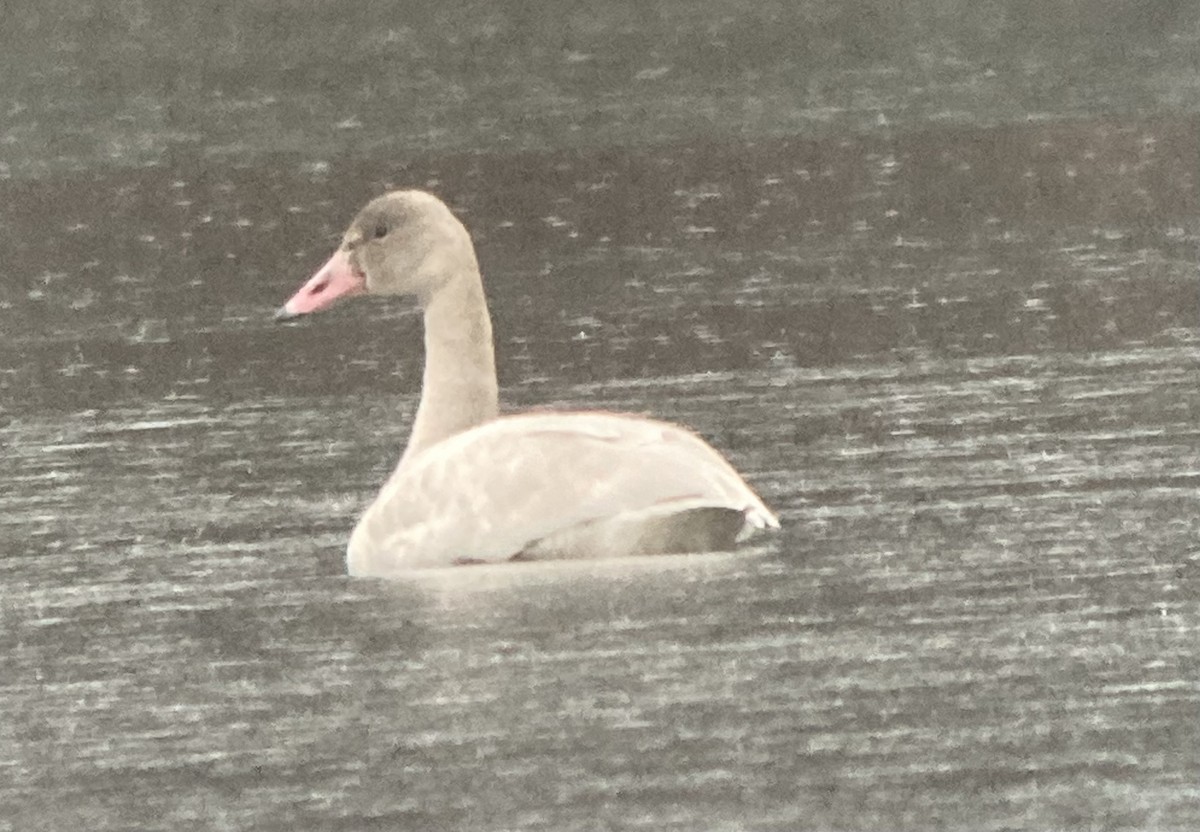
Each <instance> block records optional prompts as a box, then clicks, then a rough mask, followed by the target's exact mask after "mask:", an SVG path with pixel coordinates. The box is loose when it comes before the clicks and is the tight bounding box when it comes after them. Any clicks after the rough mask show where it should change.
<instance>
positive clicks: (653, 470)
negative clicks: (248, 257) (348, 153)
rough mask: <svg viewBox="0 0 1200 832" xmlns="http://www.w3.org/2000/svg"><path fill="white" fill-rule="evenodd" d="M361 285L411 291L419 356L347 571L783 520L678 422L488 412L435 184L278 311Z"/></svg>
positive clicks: (544, 551)
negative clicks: (403, 441) (412, 403)
mask: <svg viewBox="0 0 1200 832" xmlns="http://www.w3.org/2000/svg"><path fill="white" fill-rule="evenodd" d="M361 294H373V295H407V296H411V297H414V298H416V301H417V303H418V304H419V305H420V307H421V309H422V310H423V312H424V325H425V370H424V377H423V380H422V388H421V401H420V404H419V405H418V407H417V414H416V418H415V420H414V422H413V426H412V431H411V434H410V437H409V441H408V446H407V447H406V448H405V451H404V453H403V454H402V455H401V457H400V461H399V463H398V464H397V466H396V468H395V470H394V471H393V472H392V474H391V476H390V477H389V478H388V480H387V482H386V483H385V484H384V486H383V488H382V489H381V490H380V492H379V494H378V496H376V498H375V500H374V502H372V503H371V505H370V506H369V507H368V508H367V510H366V512H365V513H364V514H363V515H362V517H361V518H360V519H359V521H358V524H357V525H356V526H355V528H354V531H353V533H352V534H351V536H350V542H349V545H348V547H347V550H346V566H347V571H348V572H349V573H350V574H351V575H359V576H376V577H389V576H397V575H400V574H402V573H404V572H406V571H408V570H411V569H419V568H425V567H439V566H451V565H459V564H470V563H496V562H501V561H510V560H542V559H554V558H599V557H620V556H631V555H650V554H667V553H688V552H700V551H722V550H729V549H732V548H733V547H734V546H735V544H736V542H737V541H739V540H741V539H743V538H744V537H746V536H748V535H749V534H752V533H754V532H755V531H757V530H759V529H774V528H778V527H779V520H778V519H777V518H776V516H775V515H774V514H773V513H772V512H771V510H770V509H768V508H767V507H766V505H764V503H763V501H762V500H761V499H759V497H758V496H757V495H756V494H755V493H754V491H753V490H751V488H750V487H749V486H748V485H747V484H746V483H745V482H744V481H743V480H742V478H741V477H740V476H739V475H738V473H737V471H735V470H734V468H733V467H732V466H731V465H730V464H729V463H728V462H727V461H726V460H725V459H724V458H723V457H722V456H721V454H720V453H718V452H717V451H716V450H714V449H713V448H712V447H711V446H710V445H709V444H708V443H707V442H705V441H704V440H703V439H701V438H700V437H699V436H697V435H696V434H695V433H693V432H692V431H690V430H687V429H686V428H682V427H679V426H677V425H673V424H669V423H667V422H662V421H658V420H656V419H649V418H643V417H640V416H634V415H628V414H622V413H610V412H604V411H587V410H583V411H574V412H558V411H535V412H530V413H521V414H515V415H499V404H498V399H499V395H498V388H497V383H496V365H495V358H494V353H493V346H492V323H491V318H490V317H489V315H488V308H487V302H486V300H485V297H484V292H483V281H482V277H481V276H480V272H479V264H478V261H477V260H476V257H475V248H474V245H473V244H472V242H471V237H470V234H469V233H468V232H467V229H466V228H465V227H464V226H463V224H462V223H461V222H460V221H459V220H458V218H457V217H455V215H454V214H453V213H452V212H451V210H450V209H449V207H447V205H446V204H445V203H444V202H443V201H442V200H440V199H439V198H438V197H436V196H434V195H433V194H430V193H426V192H424V191H417V190H400V191H393V192H391V193H387V194H385V195H383V196H380V197H377V198H376V199H373V200H371V201H370V202H369V203H368V204H367V205H366V206H365V207H364V208H363V209H362V210H360V211H359V212H358V215H357V216H355V218H354V220H353V221H352V222H351V223H350V226H349V228H348V229H347V230H346V232H345V234H344V235H343V237H342V241H341V245H340V246H339V247H338V249H337V250H336V251H335V252H334V253H333V256H331V257H330V258H329V261H328V262H326V263H325V265H323V266H321V268H320V269H319V270H318V271H317V272H316V274H314V275H313V276H312V277H311V278H310V279H309V280H308V281H307V282H306V283H305V284H304V285H303V286H301V287H300V289H299V290H298V291H297V292H296V293H295V294H294V295H293V296H292V297H291V299H290V300H288V301H287V303H285V304H284V305H283V307H281V308H280V309H279V310H278V311H277V312H276V318H277V319H279V320H292V319H294V318H297V317H300V316H302V315H307V314H309V313H312V312H316V311H318V310H321V309H325V308H327V307H329V306H330V305H332V304H333V303H334V302H335V301H337V300H339V299H341V298H345V297H351V296H354V295H361Z"/></svg>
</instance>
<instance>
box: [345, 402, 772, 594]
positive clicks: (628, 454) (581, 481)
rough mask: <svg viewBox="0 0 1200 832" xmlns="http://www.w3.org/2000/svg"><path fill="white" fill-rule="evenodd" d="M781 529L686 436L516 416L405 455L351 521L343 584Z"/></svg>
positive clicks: (704, 447)
mask: <svg viewBox="0 0 1200 832" xmlns="http://www.w3.org/2000/svg"><path fill="white" fill-rule="evenodd" d="M778 525H779V523H778V520H777V519H776V518H775V516H774V515H773V514H772V513H771V512H770V510H769V509H767V507H766V506H765V505H764V504H763V502H762V500H760V499H759V498H758V496H757V495H756V494H755V493H754V492H753V491H751V490H750V488H749V486H747V485H746V484H745V483H744V482H743V481H742V479H741V477H740V476H738V474H737V472H736V471H735V470H734V469H733V467H732V466H730V464H729V463H728V462H726V461H725V459H724V458H722V457H721V455H720V454H719V453H717V452H716V451H715V450H714V449H713V448H712V447H710V446H709V445H708V444H707V443H706V442H705V441H704V440H703V439H701V438H700V437H699V436H697V435H696V434H694V433H692V432H691V431H688V430H685V429H683V428H681V427H678V426H676V425H671V424H668V423H666V422H660V421H656V420H652V419H644V418H640V417H636V416H627V415H623V414H615V413H603V412H567V413H563V412H539V413H526V414H521V415H517V416H506V417H502V418H499V419H495V420H493V421H491V422H487V423H485V424H483V425H480V426H478V427H475V428H472V429H471V430H467V431H464V432H463V433H459V434H457V435H455V436H452V437H450V438H448V439H445V440H443V441H442V442H439V443H438V444H436V445H434V446H432V447H430V448H428V449H427V450H425V451H423V452H422V453H420V454H419V455H417V456H416V457H413V458H411V459H407V460H406V461H405V463H404V465H403V466H402V467H401V468H399V469H398V470H397V471H396V472H395V474H393V476H392V478H391V479H390V480H389V481H388V483H387V484H386V485H385V486H384V488H383V490H382V491H381V492H380V494H379V496H378V498H377V499H376V500H375V502H374V503H373V504H372V505H371V507H370V508H369V509H368V510H367V512H366V513H365V514H364V515H363V518H362V519H361V520H360V521H359V524H358V526H357V527H356V528H355V530H354V534H353V535H352V536H351V539H350V546H349V550H348V553H347V562H348V565H349V569H350V572H351V573H352V574H360V575H362V574H367V575H384V574H390V573H394V572H397V571H402V570H405V569H410V568H413V567H421V566H442V565H450V564H453V563H464V562H474V561H480V562H494V561H502V560H509V559H512V558H514V557H535V558H541V557H603V556H622V555H635V554H655V553H659V552H666V551H695V550H696V549H697V547H701V548H727V547H728V545H731V543H732V539H733V538H734V537H736V536H738V535H740V534H741V533H743V532H746V531H752V530H753V529H755V528H765V527H777V526H778ZM706 542H707V544H708V545H706ZM597 549H604V550H605V551H597Z"/></svg>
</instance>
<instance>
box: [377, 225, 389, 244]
mask: <svg viewBox="0 0 1200 832" xmlns="http://www.w3.org/2000/svg"><path fill="white" fill-rule="evenodd" d="M387 233H388V227H387V223H386V222H384V221H383V220H380V221H379V222H378V223H377V224H376V225H375V239H376V240H379V239H382V238H384V237H386V236H387Z"/></svg>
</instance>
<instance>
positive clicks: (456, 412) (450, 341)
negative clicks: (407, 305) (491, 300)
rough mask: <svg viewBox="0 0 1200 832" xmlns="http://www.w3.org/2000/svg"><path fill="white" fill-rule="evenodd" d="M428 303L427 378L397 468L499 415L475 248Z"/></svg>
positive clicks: (488, 325) (462, 256)
mask: <svg viewBox="0 0 1200 832" xmlns="http://www.w3.org/2000/svg"><path fill="white" fill-rule="evenodd" d="M456 259H457V260H458V261H459V262H457V263H456V264H455V266H456V268H454V269H452V270H449V271H450V274H451V276H450V278H449V279H448V280H447V282H446V283H445V284H444V285H442V287H441V288H440V289H438V291H436V292H435V293H434V294H433V296H432V297H430V298H428V300H427V301H426V303H425V304H424V306H425V379H424V382H423V383H422V389H421V404H420V405H419V406H418V407H417V418H416V420H415V421H414V422H413V429H412V435H411V436H410V437H409V440H408V448H407V449H405V451H404V455H403V457H401V459H400V465H399V468H403V467H404V463H405V462H406V461H407V460H410V459H413V458H414V457H416V455H417V454H419V453H420V452H421V451H424V450H426V449H428V448H430V447H431V446H433V445H436V444H437V443H438V442H441V441H442V440H443V439H446V438H447V437H450V436H453V435H454V434H456V433H459V432H461V431H464V430H467V429H469V428H472V427H475V426H476V425H479V424H482V423H483V422H486V421H487V420H489V419H493V418H495V416H496V414H497V412H498V409H499V404H498V399H499V394H498V391H497V386H496V359H495V354H494V352H493V350H492V322H491V319H490V318H489V317H488V309H487V300H486V299H485V298H484V294H483V281H482V280H481V278H480V276H479V265H478V263H477V262H476V260H475V254H474V252H473V251H470V250H467V251H464V252H460V254H459V257H457V258H456Z"/></svg>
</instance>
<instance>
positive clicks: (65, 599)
mask: <svg viewBox="0 0 1200 832" xmlns="http://www.w3.org/2000/svg"><path fill="white" fill-rule="evenodd" d="M581 63H584V62H583V61H581ZM901 66H903V64H901ZM643 69H644V67H643ZM908 72H909V70H908V69H904V70H903V71H902V72H901V75H902V76H903V77H905V78H910V80H911V76H910V75H909V74H906V73H908ZM644 80H647V81H652V80H653V79H652V78H650V77H649V76H647V78H646V79H644ZM1143 80H1144V79H1143ZM873 84H875V82H873V81H871V80H869V79H868V80H865V81H862V82H861V86H860V87H859V88H857V89H858V90H859V92H860V93H861V94H866V93H868V92H870V91H871V90H877V89H881V88H885V87H886V89H888V90H892V91H894V90H900V89H902V88H903V85H900V84H893V82H890V81H889V82H886V83H885V82H879V84H882V85H883V86H882V87H880V86H877V85H876V86H873ZM699 88H700V87H698V89H699ZM847 94H848V93H847ZM896 94H897V95H899V94H900V93H899V92H897V93H896ZM909 94H913V95H915V94H916V93H909ZM1081 95H1082V93H1081ZM1085 98H1086V96H1085ZM539 100H540V99H539ZM286 101H287V102H292V101H293V99H287V100H286ZM621 101H622V102H623V103H622V104H621V106H623V107H626V108H630V107H632V106H633V105H632V104H631V103H630V101H629V100H624V99H622V100H621ZM285 103H286V102H285ZM543 103H544V101H543ZM618 103H621V102H618ZM618 109H619V111H620V112H621V113H625V114H626V116H628V113H629V112H632V110H629V109H625V110H620V108H618ZM629 117H631V116H629ZM664 118H666V117H664ZM965 121H966V122H971V121H972V119H966V120H965ZM986 121H987V119H979V120H978V122H979V123H963V124H954V125H947V124H943V123H939V122H937V121H936V120H930V119H928V118H926V119H925V120H924V121H923V122H922V123H923V124H924V126H923V127H922V128H921V129H912V128H911V127H910V128H909V129H905V130H892V129H890V128H887V127H880V126H879V125H875V126H874V127H873V128H872V129H871V130H870V131H867V132H853V131H843V132H839V131H837V130H834V131H833V132H834V133H837V135H834V136H821V135H808V134H804V135H796V136H784V137H780V136H769V135H765V134H766V133H770V132H771V131H762V132H763V133H764V135H753V136H751V135H746V136H742V137H732V138H731V137H730V136H729V135H727V134H725V133H723V132H722V131H720V130H715V131H714V135H713V136H710V137H707V138H704V137H700V136H697V137H695V138H694V139H688V140H676V139H674V138H669V139H667V140H663V141H650V142H645V143H640V144H639V143H630V144H620V143H618V144H615V145H612V146H606V147H603V148H588V147H571V148H570V149H562V148H559V149H553V148H551V149H544V150H525V151H516V150H504V149H499V150H494V151H491V152H480V151H478V150H471V151H464V152H457V151H455V152H450V151H442V152H432V151H431V152H425V153H422V154H415V155H414V154H412V153H409V154H405V155H403V156H402V157H400V158H394V157H393V156H391V155H389V154H382V153H380V154H374V153H372V152H370V151H369V149H368V150H364V149H363V148H358V149H357V150H356V151H355V152H353V153H347V154H342V155H338V154H326V158H324V160H323V161H322V162H321V163H320V164H314V163H313V162H312V160H311V158H308V157H307V156H306V155H305V154H262V153H257V152H256V153H251V152H248V151H247V152H245V153H242V154H237V153H235V154H232V156H230V157H228V158H226V159H225V160H224V161H220V162H214V161H213V160H212V158H207V159H206V158H205V157H204V156H203V155H195V154H192V155H189V154H182V155H179V156H176V157H173V158H170V159H167V160H166V161H164V162H161V163H158V164H155V165H154V166H152V167H149V168H137V167H128V166H112V165H105V164H92V163H89V164H86V165H84V166H83V167H80V168H78V169H76V170H73V171H71V170H59V171H57V172H47V171H42V172H41V173H39V174H38V175H37V176H13V177H10V178H7V179H3V180H0V242H2V246H3V248H4V250H6V251H7V252H9V254H8V263H7V265H6V268H5V271H4V275H3V280H2V281H0V345H2V350H0V420H2V424H0V443H2V446H3V448H4V461H5V464H4V466H3V467H2V469H0V543H3V556H2V557H0V589H2V595H0V597H2V599H3V600H2V602H0V615H2V617H3V625H4V626H3V628H2V629H0V712H2V713H3V714H4V716H3V718H0V806H3V807H4V811H3V812H0V828H12V829H22V830H24V829H62V828H65V827H68V826H79V825H83V826H86V828H88V829H113V830H116V829H127V828H143V829H160V828H161V829H167V828H170V829H172V830H177V829H210V828H214V829H221V828H239V829H241V828H255V829H285V828H286V829H297V828H299V829H343V828H344V829H364V828H383V829H410V828H411V829H441V828H458V829H546V830H563V829H627V828H628V829H634V828H644V829H656V830H657V829H681V830H683V829H687V830H691V829H731V830H732V829H795V828H820V829H825V828H838V829H855V828H861V829H883V828H931V827H934V828H953V829H968V828H969V829H996V830H999V829H1016V828H1150V829H1186V828H1191V827H1194V826H1196V825H1197V824H1200V794H1198V792H1197V786H1196V783H1197V779H1196V776H1197V772H1200V753H1198V752H1197V750H1196V749H1197V748H1200V731H1198V728H1197V726H1200V719H1198V717H1200V689H1198V688H1200V684H1198V681H1197V680H1198V679H1200V662H1198V661H1197V650H1196V647H1195V644H1196V641H1197V635H1198V629H1200V623H1198V622H1200V596H1198V592H1197V586H1198V581H1200V545H1198V544H1197V542H1196V541H1197V539H1200V519H1198V518H1200V497H1198V495H1200V488H1198V487H1200V428H1198V427H1197V425H1200V419H1198V413H1200V362H1198V359H1200V347H1198V345H1197V337H1196V332H1197V329H1196V327H1197V325H1198V324H1200V289H1198V288H1197V282H1196V272H1195V268H1196V267H1195V258H1196V251H1197V241H1198V233H1197V231H1198V230H1197V219H1196V218H1197V216H1198V215H1200V211H1198V210H1197V207H1198V203H1197V198H1196V177H1197V170H1196V167H1195V159H1196V155H1195V149H1196V147H1197V146H1198V145H1197V142H1198V141H1200V122H1198V121H1197V119H1196V117H1195V116H1193V115H1187V114H1175V115H1170V114H1159V115H1156V116H1154V117H1148V116H1139V115H1135V116H1126V117H1115V116H1106V117H1098V116H1094V117H1089V118H1081V119H1075V120H1071V121H1066V120H1062V121H1057V122H1054V123H1045V122H1044V121H1041V120H1039V121H1035V122H1030V123H1008V124H1001V125H989V124H987V123H984V122H986ZM651 122H653V123H654V124H658V125H660V126H662V125H664V124H674V122H670V120H669V118H668V119H667V120H665V121H657V122H656V121H654V119H651ZM347 129H349V128H347ZM672 129H674V128H672ZM667 132H668V133H669V132H670V130H668V131H667ZM322 153H324V150H322ZM34 167H36V166H34ZM33 169H34V168H30V170H33ZM394 185H418V186H423V187H430V188H433V189H435V190H437V191H438V192H439V193H441V194H443V195H444V196H445V197H446V198H447V199H448V200H450V201H451V202H452V203H453V205H454V206H455V208H456V210H458V211H459V213H460V215H461V216H462V217H463V218H464V220H465V222H466V223H467V224H468V226H469V227H470V228H471V230H472V232H473V234H474V236H475V238H476V241H477V244H478V247H479V253H480V258H481V261H482V264H483V267H484V271H485V278H486V281H487V289H488V293H489V297H490V300H491V303H492V310H493V316H494V318H495V327H496V333H497V348H498V361H499V364H500V372H501V383H502V398H503V400H504V403H505V405H506V407H508V408H509V409H517V408H521V407H528V406H534V405H550V406H569V407H580V406H584V407H597V408H612V409H618V410H630V411H636V412H648V413H653V414H656V415H658V416H662V417H665V418H669V419H673V420H677V421H680V422H683V423H686V424H688V425H691V426H693V427H695V428H696V429H698V430H699V431H700V432H701V433H703V434H704V435H705V436H707V437H708V438H709V439H710V440H711V441H712V442H713V443H714V444H715V445H717V446H718V447H720V448H722V449H723V450H725V451H726V452H727V453H728V455H729V456H730V458H731V459H732V460H733V461H734V462H735V464H736V465H737V466H738V467H739V469H740V470H742V471H743V472H745V474H746V476H747V478H748V479H749V480H750V481H751V482H752V483H753V484H754V485H755V486H756V488H757V489H758V490H759V491H760V493H762V495H763V496H764V498H765V499H766V501H767V502H768V503H769V504H770V505H772V506H773V507H774V508H775V509H776V510H777V511H778V512H779V514H780V515H781V518H782V520H783V523H784V528H783V530H782V532H781V533H780V534H778V535H776V536H774V537H771V538H759V545H756V546H753V547H750V548H748V549H746V550H743V551H741V552H739V553H736V554H732V555H719V556H716V555H713V556H693V557H669V558H650V559H641V560H622V561H612V562H606V563H582V564H581V563H569V564H554V563H537V564H519V565H512V566H511V567H508V568H498V567H479V568H463V569H456V570H443V571H435V572H431V573H428V574H424V575H420V576H414V578H413V579H412V580H407V581H399V582H391V583H389V582H378V581H372V580H353V581H352V580H350V579H348V578H346V577H344V566H343V562H342V558H343V551H344V545H345V541H346V538H347V536H348V532H349V530H350V528H351V527H352V525H353V523H354V520H355V518H356V516H357V514H358V512H359V511H361V509H362V508H363V507H364V506H365V504H366V502H367V501H368V500H369V499H370V497H371V495H372V494H373V493H374V491H375V489H376V488H377V487H378V485H379V484H380V483H381V482H382V480H383V479H384V478H385V477H386V475H387V473H388V472H389V471H390V470H391V467H392V466H393V465H394V462H395V459H396V457H397V455H398V453H399V451H400V450H401V448H402V447H403V444H404V441H405V437H406V435H407V429H408V425H409V423H410V421H411V418H412V414H413V411H414V409H415V405H416V401H417V396H418V394H419V389H418V386H419V378H420V367H421V347H420V329H419V327H420V322H419V319H418V318H417V317H416V316H415V314H414V313H413V312H412V310H411V309H410V308H409V307H408V306H407V305H406V304H404V303H402V302H396V303H391V302H382V301H378V302H372V301H366V300H359V301H356V302H353V303H350V302H348V303H346V304H344V305H342V306H340V307H338V308H337V309H336V310H334V311H331V312H330V313H328V314H325V315H322V316H316V317H314V318H312V319H309V320H306V321H304V323H303V324H302V325H299V326H286V327H285V326H278V325H274V324H273V323H272V322H271V320H270V316H271V311H272V310H273V309H274V308H275V307H276V306H277V305H278V304H279V303H280V302H281V301H282V300H283V299H284V298H286V297H287V296H288V295H289V294H290V293H291V291H292V290H293V289H294V288H295V286H296V285H298V284H299V282H300V281H302V280H303V279H305V278H306V277H307V276H308V275H309V273H310V272H311V271H312V269H313V268H314V267H316V266H317V265H319V263H320V262H322V261H323V260H324V258H325V256H326V255H327V253H328V251H329V249H330V248H331V246H332V245H333V244H334V242H335V240H336V238H337V235H338V233H340V231H341V228H342V225H343V223H344V222H345V221H346V220H347V219H348V217H349V216H350V215H351V214H352V212H353V211H354V209H355V208H356V207H357V206H358V204H359V203H360V202H362V201H364V200H365V199H366V198H367V197H368V196H370V195H373V194H376V193H378V192H380V191H382V190H384V189H385V188H388V187H391V186H394Z"/></svg>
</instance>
